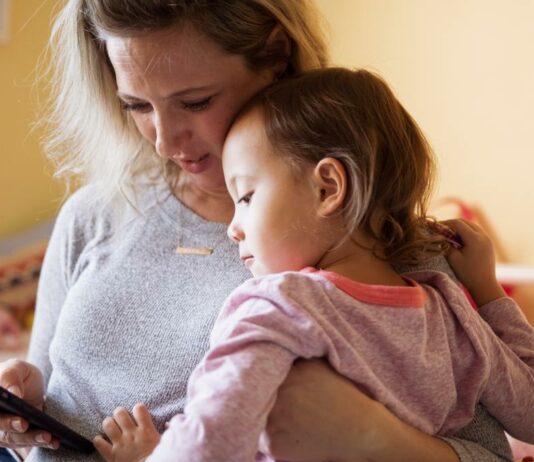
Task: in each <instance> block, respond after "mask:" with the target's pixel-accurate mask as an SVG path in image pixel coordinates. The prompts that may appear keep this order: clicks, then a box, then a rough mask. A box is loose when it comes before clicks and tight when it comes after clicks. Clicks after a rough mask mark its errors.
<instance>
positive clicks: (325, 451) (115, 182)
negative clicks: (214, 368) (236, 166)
mask: <svg viewBox="0 0 534 462" xmlns="http://www.w3.org/2000/svg"><path fill="white" fill-rule="evenodd" d="M54 38H55V43H56V46H57V47H56V51H57V53H56V55H55V57H54V60H53V62H54V63H55V64H56V65H57V69H58V73H57V75H56V84H57V87H56V89H57V95H56V100H55V109H54V112H53V120H52V121H53V123H54V124H55V126H56V127H57V129H56V131H55V135H54V137H53V138H51V140H50V143H49V146H48V147H49V151H50V152H52V153H53V154H54V156H55V157H54V159H55V160H56V161H57V162H58V171H59V173H60V174H63V175H64V176H67V177H73V176H74V177H77V178H78V179H79V180H81V182H82V183H83V184H86V185H87V186H86V187H84V188H81V189H80V190H79V191H77V192H76V193H75V194H74V195H73V196H72V197H71V198H70V199H69V200H68V201H67V203H66V204H65V206H64V207H63V209H62V211H61V212H60V214H59V217H58V219H57V223H56V227H55V230H54V233H53V236H52V238H51V241H50V245H49V249H48V252H47V256H46V259H45V262H44V267H43V273H42V277H41V284H40V289H39V294H38V307H37V311H36V319H35V328H34V334H33V337H32V341H31V345H30V352H29V363H22V362H16V363H13V362H11V363H7V364H4V365H3V368H2V370H3V372H2V373H1V374H0V385H2V386H6V387H15V390H14V391H15V392H18V394H20V395H21V396H23V397H24V398H25V399H28V400H29V401H31V402H32V403H33V404H35V405H37V406H43V400H42V396H43V394H44V392H45V390H46V395H47V399H46V405H45V409H46V411H47V412H48V413H50V414H51V415H53V416H56V417H57V418H58V419H59V420H61V421H63V422H64V423H66V424H67V425H69V426H71V427H72V428H74V429H75V430H77V431H79V432H80V433H82V434H83V435H86V436H87V437H89V438H92V437H93V436H94V435H95V434H97V433H98V432H99V431H100V422H101V421H102V419H103V418H104V417H105V416H106V415H109V414H110V413H111V412H112V411H113V410H114V409H115V408H116V407H117V405H123V406H125V407H127V408H131V407H132V406H133V405H134V404H135V403H136V402H144V403H146V404H147V405H148V407H149V409H150V411H151V413H152V415H153V417H154V419H155V421H156V423H157V426H158V428H159V430H160V431H162V430H163V429H164V424H165V422H166V421H167V420H169V419H170V417H171V416H172V415H174V414H176V413H177V412H180V411H181V409H182V408H183V404H184V403H183V399H184V396H185V390H186V383H187V379H188V377H189V374H190V372H191V371H192V369H193V367H194V366H195V365H196V364H197V363H198V362H199V361H200V359H201V357H202V355H203V353H204V352H205V350H206V349H207V346H208V336H209V333H210V330H211V327H212V325H213V322H214V320H215V317H216V315H217V313H218V310H219V308H220V306H221V304H222V301H223V299H224V298H225V297H226V295H227V294H228V293H229V292H230V291H231V290H232V289H233V288H234V287H236V286H237V285H238V284H239V283H240V282H242V281H243V280H244V279H245V278H246V277H247V275H246V272H245V270H244V269H243V268H242V265H241V263H240V262H239V259H238V255H237V251H236V248H235V246H234V245H233V244H232V243H231V242H230V241H229V240H227V239H226V235H225V230H226V223H228V222H229V221H230V219H231V216H232V211H233V206H232V202H231V199H230V197H229V195H228V193H227V191H226V189H225V187H224V179H223V175H222V168H221V162H220V154H221V148H222V144H223V140H224V137H225V135H226V130H227V128H228V127H229V125H230V123H231V121H232V118H233V116H234V115H235V114H236V112H237V111H238V109H239V108H240V107H241V105H242V104H244V103H245V102H246V101H247V100H248V99H249V98H250V97H251V96H252V95H254V94H255V93H256V92H257V91H259V90H260V89H262V88H263V87H265V86H266V85H268V84H269V83H271V82H272V81H273V80H275V79H277V78H283V77H286V76H290V75H292V74H294V73H296V72H298V71H300V70H305V69H310V68H314V67H323V66H325V65H326V64H327V61H328V59H327V53H326V51H325V46H324V43H323V40H322V38H321V35H320V33H319V29H318V26H317V21H316V20H315V18H314V15H313V11H312V7H311V5H309V4H308V3H307V2H305V1H302V0H299V1H295V0H257V1H251V0H235V1H224V2H222V1H220V2H214V1H210V2H208V1H202V0H197V1H195V0H189V1H182V2H180V1H176V0H173V1H170V0H137V1H136V0H70V1H69V2H68V3H67V5H66V6H65V8H64V9H63V10H62V12H61V14H60V16H59V18H58V20H57V22H56V26H55V29H54ZM45 384H46V386H45ZM17 388H18V390H17ZM347 402H350V403H351V405H350V406H347ZM480 412H481V414H480V418H479V420H477V421H476V422H474V423H473V424H472V427H471V429H472V430H471V431H472V434H466V435H465V438H466V439H465V440H460V439H455V438H451V439H449V440H447V441H446V442H445V441H444V440H440V439H434V438H431V437H428V436H426V435H423V434H421V433H419V432H417V431H415V430H414V429H412V428H410V427H409V426H407V425H406V424H404V423H402V422H400V421H399V420H398V419H396V418H395V417H393V416H392V415H391V414H390V413H389V412H387V411H386V410H385V408H383V407H382V406H381V405H380V404H379V403H376V402H373V401H371V400H370V399H368V398H367V397H365V396H364V395H363V394H361V393H360V392H358V390H356V389H355V387H354V386H352V385H351V384H350V383H348V382H346V381H345V380H344V379H341V378H340V377H338V376H336V375H335V374H333V373H332V372H331V371H329V370H328V368H327V366H325V365H322V364H317V363H308V364H305V363H301V364H297V365H296V366H295V367H294V369H293V371H292V373H291V374H290V375H289V377H288V379H287V381H286V383H285V384H284V386H283V387H282V389H281V391H280V396H279V399H278V402H277V403H276V404H275V406H274V409H273V412H272V413H271V418H270V422H269V426H268V431H267V433H266V434H265V436H264V438H263V440H262V442H261V444H262V446H263V447H264V448H265V449H266V450H270V452H272V453H273V455H275V456H277V457H279V458H282V459H286V460H355V461H358V460H369V459H373V458H376V459H382V460H385V459H387V458H390V459H391V458H395V459H396V460H410V461H416V460H424V461H432V460H436V461H442V462H443V461H448V460H450V461H458V460H462V461H477V460H484V461H490V460H506V459H501V458H500V456H502V457H507V456H508V452H507V451H509V450H508V448H507V446H506V443H505V440H504V435H503V434H502V430H500V429H499V428H496V427H492V425H494V423H493V422H492V421H491V419H490V418H489V417H488V416H487V415H486V414H484V412H483V410H481V411H480ZM477 418H478V417H477ZM14 421H16V419H14V418H13V416H2V417H1V418H0V429H3V431H4V433H3V434H2V438H1V439H2V441H3V446H6V447H15V448H17V447H24V446H37V447H40V446H52V447H56V446H57V442H56V441H52V440H51V436H50V435H49V434H47V433H46V432H45V433H43V432H35V431H28V432H23V433H21V430H22V431H23V430H26V426H25V425H24V423H22V426H19V427H18V428H19V430H18V431H13V429H12V428H13V427H12V423H13V422H14ZM19 423H20V422H19ZM38 437H40V441H39V440H38ZM469 440H476V441H480V443H482V444H484V445H485V446H486V447H487V448H488V449H485V448H484V447H482V446H481V445H479V444H477V443H473V442H470V441H469ZM501 442H502V444H501ZM492 444H494V445H495V446H494V447H493V446H492ZM453 448H454V449H453ZM490 451H491V452H490ZM21 452H23V453H25V452H27V451H25V450H24V451H21ZM79 457H80V459H79V460H90V459H89V458H86V457H81V456H79ZM27 460H29V461H34V460H53V461H57V460H78V459H77V458H76V456H75V455H73V454H72V453H68V452H66V451H64V450H62V449H59V450H57V451H48V450H43V449H40V448H39V449H36V450H32V451H31V453H30V455H29V456H28V457H27ZM92 460H98V458H97V456H96V455H95V456H93V459H92Z"/></svg>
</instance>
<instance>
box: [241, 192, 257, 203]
mask: <svg viewBox="0 0 534 462" xmlns="http://www.w3.org/2000/svg"><path fill="white" fill-rule="evenodd" d="M253 194H254V192H249V193H246V194H245V195H244V196H242V197H240V198H239V199H238V201H237V203H238V204H248V203H250V199H252V195H253Z"/></svg>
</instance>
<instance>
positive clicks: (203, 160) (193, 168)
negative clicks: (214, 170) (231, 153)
mask: <svg viewBox="0 0 534 462" xmlns="http://www.w3.org/2000/svg"><path fill="white" fill-rule="evenodd" d="M210 159H211V156H210V154H209V153H206V154H204V155H203V156H201V157H199V158H198V159H196V160H186V159H175V162H176V163H177V164H178V165H179V166H180V167H181V168H182V170H185V171H186V172H188V173H202V172H203V171H204V170H206V169H207V168H208V165H209V161H210Z"/></svg>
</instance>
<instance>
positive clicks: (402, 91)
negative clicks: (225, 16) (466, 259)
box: [316, 0, 534, 264]
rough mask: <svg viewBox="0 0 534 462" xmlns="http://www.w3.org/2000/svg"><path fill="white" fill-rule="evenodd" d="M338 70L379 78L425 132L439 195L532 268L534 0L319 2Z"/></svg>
mask: <svg viewBox="0 0 534 462" xmlns="http://www.w3.org/2000/svg"><path fill="white" fill-rule="evenodd" d="M316 1H317V4H318V5H319V7H320V9H321V10H322V11H323V13H324V15H325V17H326V19H327V21H328V22H329V23H330V34H331V43H332V46H333V58H334V61H335V62H336V63H337V64H340V65H346V66H352V67H368V68H371V69H374V70H376V71H378V72H379V73H380V74H382V75H383V76H384V77H385V78H386V80H387V81H388V82H389V83H390V84H391V85H392V87H393V88H394V89H395V90H396V93H397V95H398V97H399V98H400V99H401V101H402V102H403V103H404V105H405V106H406V108H407V109H408V110H409V111H410V112H411V113H412V115H413V116H414V117H415V118H416V120H417V121H418V122H419V123H420V125H421V127H422V128H423V130H424V131H425V133H426V134H427V136H428V138H429V140H430V142H431V143H432V145H433V147H434V149H435V151H436V152H437V154H438V156H439V159H440V164H441V184H440V187H439V190H438V192H437V193H438V194H437V195H438V196H449V195H454V196H460V197H462V198H464V199H465V200H466V201H469V202H472V203H474V204H476V205H479V206H480V207H481V208H482V209H483V211H484V212H485V213H486V215H487V217H488V219H489V221H490V222H491V224H492V225H493V228H495V231H496V233H497V235H498V236H499V238H500V239H501V240H502V241H503V244H504V247H505V250H506V252H507V253H508V255H509V256H510V257H511V258H512V259H513V260H514V261H516V262H521V263H525V264H534V187H533V185H534V109H533V108H534V0H510V1H503V0H447V1H443V0H316Z"/></svg>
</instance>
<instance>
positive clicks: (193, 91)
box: [117, 85, 213, 101]
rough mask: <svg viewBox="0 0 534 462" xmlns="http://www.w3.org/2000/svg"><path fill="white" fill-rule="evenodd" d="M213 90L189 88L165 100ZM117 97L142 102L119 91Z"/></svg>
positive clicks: (209, 87)
mask: <svg viewBox="0 0 534 462" xmlns="http://www.w3.org/2000/svg"><path fill="white" fill-rule="evenodd" d="M212 89H213V87H212V86H210V85H204V86H201V87H192V88H187V89H185V90H180V91H176V92H174V93H171V94H170V95H167V96H165V97H164V99H172V98H177V97H182V96H187V95H189V94H192V93H201V92H205V91H211V90H212ZM117 96H118V97H119V98H120V99H124V100H130V101H142V99H141V98H137V97H136V96H132V95H129V94H127V93H123V92H121V91H117Z"/></svg>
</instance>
